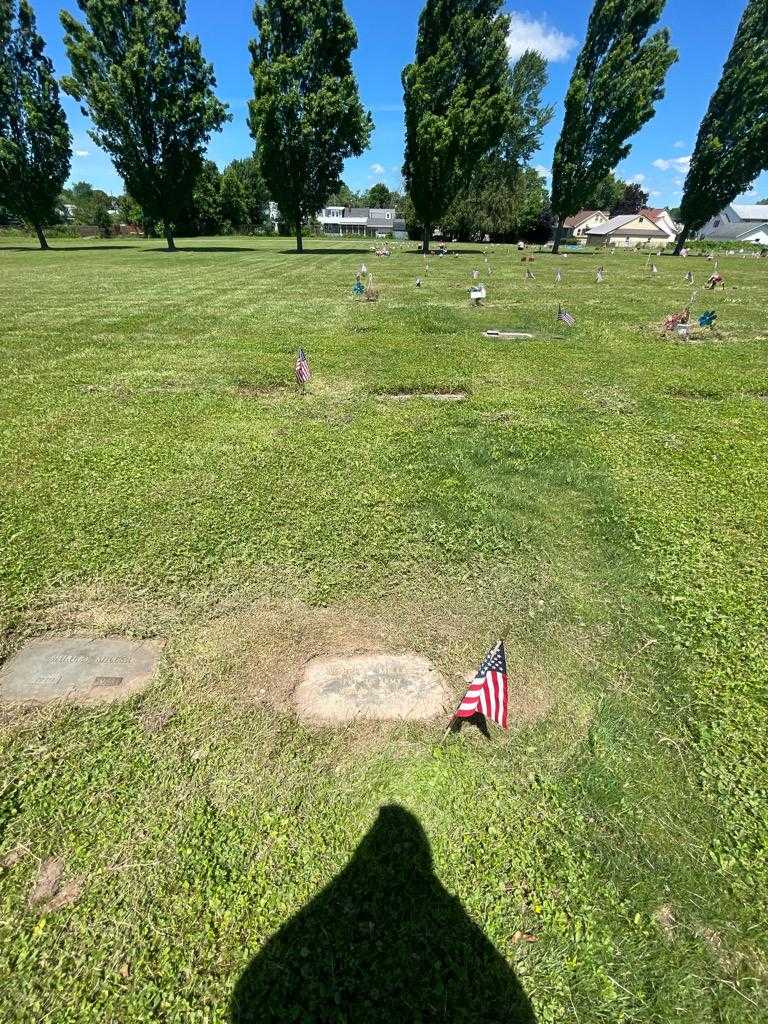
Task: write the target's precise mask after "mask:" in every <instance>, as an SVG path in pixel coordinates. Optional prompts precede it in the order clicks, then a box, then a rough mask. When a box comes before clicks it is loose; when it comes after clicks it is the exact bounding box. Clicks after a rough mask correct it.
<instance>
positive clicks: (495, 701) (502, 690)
mask: <svg viewBox="0 0 768 1024" xmlns="http://www.w3.org/2000/svg"><path fill="white" fill-rule="evenodd" d="M508 708H509V686H508V684H507V658H506V654H505V653H504V641H503V640H499V642H498V643H497V644H496V646H495V647H494V648H493V649H492V650H490V651H489V652H488V655H487V656H486V659H485V661H484V662H483V663H482V665H481V666H480V668H479V669H478V670H477V675H476V676H475V678H474V679H473V680H472V682H471V683H470V686H469V689H468V690H467V692H466V694H465V695H464V700H462V702H461V704H460V705H459V708H458V711H457V712H456V715H455V717H456V718H471V717H472V715H474V714H477V712H480V714H481V715H485V717H486V718H490V719H491V720H492V721H494V722H496V724H497V725H500V726H501V728H502V729H506V728H508V725H507V713H508Z"/></svg>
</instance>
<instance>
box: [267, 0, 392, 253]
mask: <svg viewBox="0 0 768 1024" xmlns="http://www.w3.org/2000/svg"><path fill="white" fill-rule="evenodd" d="M253 17H254V21H255V23H256V28H257V31H258V38H256V39H254V40H253V41H252V42H251V56H252V58H253V59H252V63H251V74H252V76H253V85H254V98H253V99H252V100H251V102H250V104H249V107H250V115H249V119H248V123H249V126H250V129H251V133H252V135H253V137H254V139H255V140H256V152H257V156H258V161H259V167H260V169H261V173H262V174H263V176H264V179H265V181H266V183H267V187H268V188H269V191H270V194H271V196H272V198H273V199H274V200H275V201H276V202H277V204H278V206H279V208H280V212H281V214H282V215H283V217H284V218H285V219H286V220H288V221H290V222H291V223H292V224H293V225H294V226H295V228H296V247H297V250H298V251H299V252H301V251H302V248H303V246H302V225H303V222H304V220H305V218H307V217H312V216H314V215H315V214H316V213H317V211H318V210H319V209H320V208H321V207H322V206H323V205H324V204H325V203H326V201H327V200H328V197H329V196H330V195H331V193H332V192H333V191H334V190H335V189H337V188H338V187H339V185H340V175H341V169H342V166H343V163H344V160H345V159H346V158H347V157H350V156H359V155H360V154H361V153H362V152H363V151H364V150H365V149H366V147H367V146H368V141H369V139H370V135H371V131H372V129H373V124H372V121H371V117H370V114H367V113H366V112H365V111H364V110H363V107H362V104H361V103H360V98H359V96H358V91H357V82H356V81H355V76H354V73H353V71H352V61H351V55H352V51H353V50H354V49H355V47H356V46H357V33H356V31H355V26H354V24H353V23H352V19H351V18H350V17H349V15H348V14H347V13H346V11H345V10H344V5H343V3H342V0H257V2H256V6H255V8H254V12H253Z"/></svg>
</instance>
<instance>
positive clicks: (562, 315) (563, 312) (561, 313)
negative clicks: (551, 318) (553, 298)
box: [557, 306, 576, 327]
mask: <svg viewBox="0 0 768 1024" xmlns="http://www.w3.org/2000/svg"><path fill="white" fill-rule="evenodd" d="M557 319H558V320H559V321H560V322H561V323H564V324H565V325H566V326H567V327H573V325H574V324H575V323H576V318H575V317H573V316H571V314H570V313H569V312H568V310H567V309H563V307H562V306H558V307H557Z"/></svg>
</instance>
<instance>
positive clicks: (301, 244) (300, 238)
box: [296, 213, 304, 252]
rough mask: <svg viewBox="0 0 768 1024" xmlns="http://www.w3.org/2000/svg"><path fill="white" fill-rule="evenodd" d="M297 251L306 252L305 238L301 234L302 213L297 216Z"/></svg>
mask: <svg viewBox="0 0 768 1024" xmlns="http://www.w3.org/2000/svg"><path fill="white" fill-rule="evenodd" d="M296 252H304V238H303V236H302V234H301V214H300V213H299V214H298V215H297V216H296Z"/></svg>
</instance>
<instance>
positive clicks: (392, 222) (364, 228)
mask: <svg viewBox="0 0 768 1024" xmlns="http://www.w3.org/2000/svg"><path fill="white" fill-rule="evenodd" d="M317 220H318V222H319V223H320V226H321V228H322V231H323V234H324V235H336V236H340V235H362V236H363V237H365V238H386V237H387V235H394V237H395V238H407V237H408V236H407V234H406V230H405V221H404V220H403V219H402V218H400V217H398V216H397V214H396V212H395V210H394V209H391V208H390V209H378V208H376V207H368V206H362V207H361V206H325V207H323V209H322V210H321V211H320V213H319V214H318V215H317Z"/></svg>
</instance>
